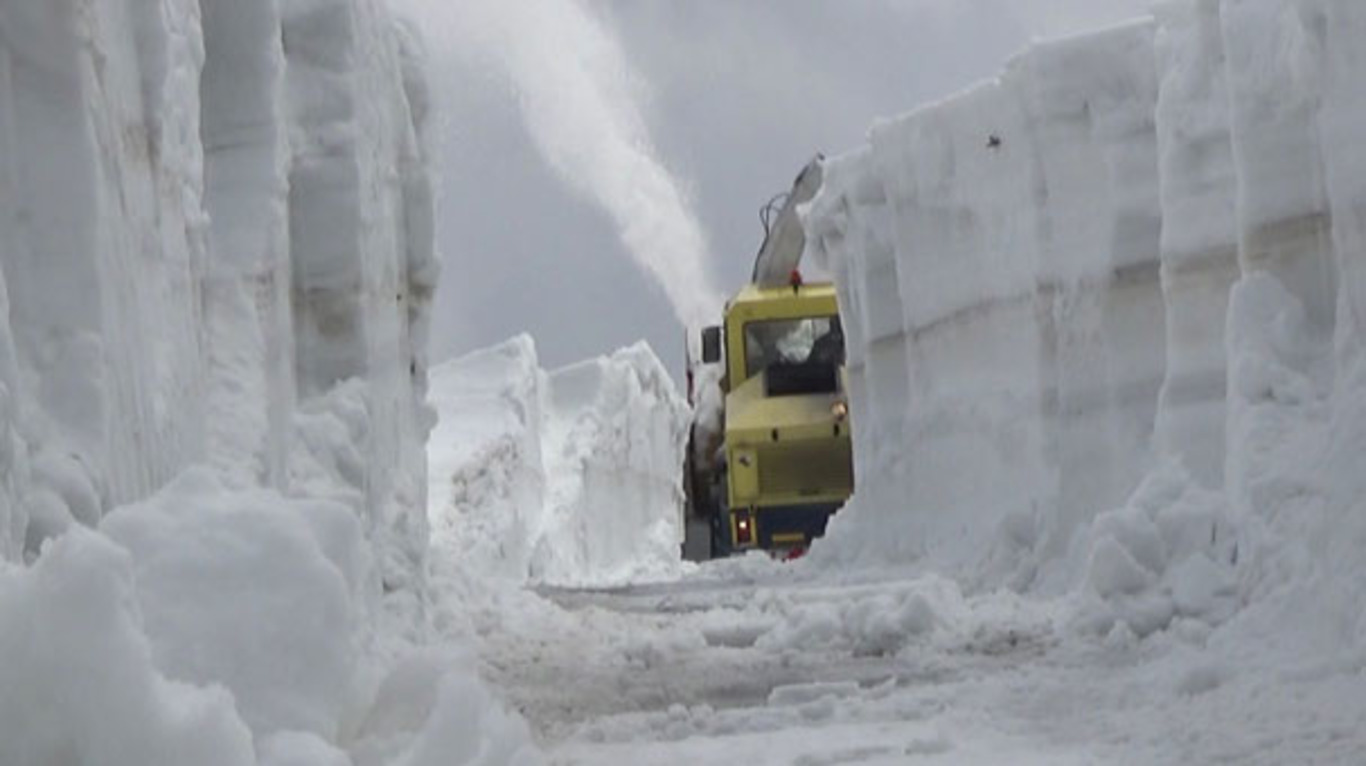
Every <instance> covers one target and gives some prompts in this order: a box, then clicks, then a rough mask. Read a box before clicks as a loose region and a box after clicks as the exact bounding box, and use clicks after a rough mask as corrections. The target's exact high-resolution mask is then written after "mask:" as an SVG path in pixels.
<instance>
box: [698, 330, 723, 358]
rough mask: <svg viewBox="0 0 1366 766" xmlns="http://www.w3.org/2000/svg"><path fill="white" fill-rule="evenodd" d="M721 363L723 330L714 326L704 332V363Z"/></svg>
mask: <svg viewBox="0 0 1366 766" xmlns="http://www.w3.org/2000/svg"><path fill="white" fill-rule="evenodd" d="M719 361H721V328H720V327H716V326H712V327H708V328H706V329H704V330H702V363H703V364H716V363H717V362H719Z"/></svg>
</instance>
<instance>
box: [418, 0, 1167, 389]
mask: <svg viewBox="0 0 1366 766" xmlns="http://www.w3.org/2000/svg"><path fill="white" fill-rule="evenodd" d="M406 1H407V2H410V3H414V4H415V6H416V7H417V8H418V9H419V10H418V11H417V14H418V15H419V16H422V15H423V14H424V13H425V14H426V15H428V16H430V15H432V14H433V13H435V12H434V11H433V10H432V8H433V7H434V6H433V5H432V4H433V3H435V4H437V5H439V4H441V3H522V4H524V5H526V6H528V7H529V8H531V9H533V12H534V9H535V8H536V6H537V4H538V3H541V2H556V3H559V2H565V0H406ZM1150 4H1151V3H1150V0H599V1H598V2H591V1H585V2H582V3H581V6H582V7H583V8H585V9H586V10H587V11H588V12H589V13H590V14H591V15H592V16H593V17H594V18H595V19H597V20H598V21H599V22H601V23H602V24H603V25H604V27H605V28H606V29H607V30H608V32H609V33H610V34H614V35H615V36H616V37H617V38H618V40H619V42H620V44H621V47H622V49H623V50H624V53H625V56H626V58H627V61H628V63H629V65H630V67H631V68H632V69H633V75H634V83H633V84H634V85H635V86H636V87H635V88H633V92H636V93H637V94H638V95H639V96H640V97H641V98H640V102H639V105H640V108H641V111H642V113H643V116H644V119H645V121H646V124H647V126H648V130H649V133H650V138H651V140H652V142H653V144H654V148H655V153H656V156H658V158H659V159H660V160H661V161H662V162H663V163H664V164H665V165H666V166H667V167H668V168H669V169H670V170H671V171H672V172H673V174H674V175H675V176H676V177H677V178H678V179H679V180H680V182H681V184H682V185H683V188H684V191H685V192H686V194H687V195H688V197H689V199H690V201H691V202H692V204H693V206H694V209H695V211H696V213H697V217H698V218H699V219H700V222H701V224H702V227H703V229H704V233H705V235H706V237H707V241H708V243H709V245H710V247H709V250H708V255H707V258H706V261H707V262H706V265H705V266H706V269H707V270H708V271H709V277H710V279H711V280H712V282H713V283H715V284H716V285H717V286H718V287H719V288H721V289H723V290H724V291H726V292H733V291H734V290H736V289H738V288H739V287H740V285H741V283H742V282H743V280H745V279H746V278H747V277H748V275H749V270H750V267H751V265H752V263H753V256H754V252H755V250H756V249H757V248H758V245H759V240H760V237H761V234H762V232H761V230H760V227H759V222H758V209H759V207H760V205H762V204H763V203H764V202H765V201H766V200H768V199H769V198H770V197H772V196H773V195H774V194H776V193H778V192H781V191H786V190H787V188H788V187H789V186H790V184H791V181H792V178H793V176H794V175H795V174H796V173H797V171H798V170H800V169H801V167H802V166H803V165H804V164H805V163H806V162H807V160H808V159H809V158H810V157H812V156H813V155H814V154H816V153H817V152H823V153H825V154H828V155H829V154H838V153H841V152H843V151H847V150H849V149H851V148H853V147H855V146H857V145H858V144H860V143H861V142H862V140H863V138H864V135H865V132H866V130H867V128H868V126H869V125H870V124H871V123H872V121H873V120H874V119H876V118H878V117H881V116H890V115H894V114H897V113H900V112H904V111H908V110H910V109H912V108H914V107H915V106H917V105H918V104H921V103H924V102H926V101H932V100H937V99H939V98H942V97H944V96H946V95H948V94H950V93H952V92H954V91H957V90H960V89H962V88H964V87H966V86H967V85H969V84H971V83H972V82H974V81H976V80H980V79H982V78H984V77H989V76H992V75H993V74H994V73H996V72H997V71H998V70H999V69H1000V68H1001V67H1002V65H1003V64H1004V63H1005V61H1006V59H1008V58H1009V57H1010V56H1011V55H1013V54H1014V53H1017V52H1019V51H1020V50H1022V49H1023V48H1024V47H1026V46H1027V45H1028V43H1029V41H1030V40H1031V39H1036V38H1040V37H1055V36H1059V35H1065V34H1071V33H1076V32H1080V31H1084V30H1086V29H1089V28H1093V27H1096V26H1101V25H1105V24H1109V23H1113V22H1118V21H1122V20H1125V19H1129V18H1133V17H1136V16H1139V15H1142V14H1143V13H1144V12H1145V11H1146V10H1147V8H1148V7H1149V5H1150ZM423 8H426V9H427V10H426V11H423V10H421V9H423ZM419 20H420V21H423V19H421V18H420V19H419ZM427 21H429V22H430V21H431V20H430V19H427ZM423 27H424V28H425V29H426V30H427V31H428V32H429V36H430V38H431V39H430V40H429V43H428V44H429V46H431V48H432V53H433V56H432V60H433V73H432V80H433V85H434V87H435V89H436V92H437V100H438V101H439V102H440V103H441V105H442V109H443V115H444V117H443V125H442V129H441V138H442V147H441V149H442V152H443V159H442V161H441V164H440V167H439V173H440V176H441V182H440V186H441V191H442V194H441V198H440V200H439V202H438V206H439V207H438V229H437V236H438V245H439V247H440V250H441V252H442V255H443V258H444V261H445V271H444V275H443V279H442V285H441V288H440V290H439V291H438V293H437V299H436V310H435V320H434V323H433V332H432V352H433V360H435V361H440V360H442V359H446V358H449V357H451V356H454V355H457V354H460V353H463V352H466V351H470V350H473V349H476V348H480V347H483V346H487V345H490V344H492V343H496V342H498V341H500V340H502V339H504V338H507V337H509V336H511V335H514V334H516V333H519V332H523V331H526V332H530V333H531V334H532V335H533V336H534V337H535V338H536V340H537V344H538V346H539V348H540V351H541V356H542V361H543V363H545V364H546V365H547V366H558V365H561V364H566V363H569V362H572V361H576V360H578V359H582V358H586V357H589V356H592V355H596V354H600V353H604V352H608V351H611V350H612V349H614V348H617V347H619V346H622V345H626V344H629V343H632V342H634V341H636V340H638V339H640V338H645V339H646V340H648V341H649V342H650V343H651V344H652V345H653V346H654V347H655V350H656V352H657V353H658V354H659V355H660V357H661V358H662V359H663V360H664V361H665V363H666V364H668V365H669V367H670V369H672V370H674V371H675V372H676V373H677V372H678V371H679V370H680V369H681V356H682V348H683V342H684V341H683V328H682V327H681V326H680V325H679V324H678V321H677V320H676V319H675V317H674V312H673V311H672V310H671V308H670V305H669V302H668V301H667V300H666V299H665V296H664V293H663V292H662V291H661V290H660V289H658V288H657V287H656V286H655V285H654V284H653V283H652V282H651V281H650V280H649V279H648V278H647V277H646V275H645V274H644V273H643V272H642V271H641V270H640V268H639V267H638V266H637V264H636V262H635V261H633V260H632V259H631V258H630V257H629V256H628V254H627V251H626V249H625V247H624V246H623V245H622V244H621V241H620V239H619V237H618V233H617V228H616V226H615V225H614V223H613V220H612V219H611V217H610V216H609V215H608V214H607V213H606V212H604V210H603V209H601V208H600V207H599V206H598V205H597V204H595V203H594V202H593V201H591V200H589V199H586V198H584V197H583V196H582V195H581V194H580V193H579V192H578V191H576V190H575V189H574V188H573V187H572V185H571V184H567V183H566V182H565V180H564V179H563V178H562V176H560V175H557V173H556V172H555V171H554V170H552V169H551V167H550V166H549V165H548V164H547V163H546V162H545V160H544V159H543V158H542V157H541V155H540V154H538V152H537V149H536V145H535V144H534V143H533V141H532V139H531V136H530V134H529V132H528V130H527V128H526V126H525V125H524V121H523V118H522V113H521V109H520V107H519V100H518V99H519V95H518V93H517V90H516V88H515V87H514V86H513V85H512V84H510V83H509V82H508V81H507V79H506V78H504V77H501V76H499V74H498V73H497V72H495V71H493V70H492V69H490V68H489V67H488V66H486V65H481V64H479V63H477V62H476V61H474V60H472V59H470V58H467V57H462V56H459V55H453V54H452V51H451V50H449V48H451V47H456V46H459V45H462V43H461V42H459V41H457V40H453V39H451V37H452V35H450V34H446V33H443V32H442V31H441V30H442V26H441V25H440V24H437V23H434V22H432V23H424V24H423ZM567 37H568V36H566V38H567ZM552 44H555V45H558V44H560V42H559V41H558V40H557V41H556V42H555V43H552ZM562 44H563V50H556V51H555V55H554V57H553V60H554V61H556V62H557V63H556V65H559V64H558V62H560V61H562V62H563V66H566V67H573V66H576V65H577V63H578V62H577V61H576V55H577V48H576V46H575V45H574V44H573V42H572V41H571V40H569V39H564V40H563V42H562Z"/></svg>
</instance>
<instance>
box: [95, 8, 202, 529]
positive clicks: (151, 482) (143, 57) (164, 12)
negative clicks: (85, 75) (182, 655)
mask: <svg viewBox="0 0 1366 766" xmlns="http://www.w3.org/2000/svg"><path fill="white" fill-rule="evenodd" d="M94 5H95V6H96V7H101V6H103V7H105V8H106V9H109V10H111V12H110V13H109V14H108V16H107V17H106V16H102V17H101V18H104V19H105V20H106V22H107V23H109V24H110V27H109V35H110V36H111V37H113V36H114V35H115V34H118V36H117V37H116V38H115V40H116V42H115V43H113V44H111V45H109V46H108V47H107V48H105V50H104V52H105V53H106V54H108V53H109V48H112V49H114V50H120V52H119V53H117V54H115V55H113V56H112V58H114V59H119V60H125V59H126V60H128V61H132V62H136V64H137V70H136V72H137V74H136V75H135V76H137V77H138V79H137V80H136V81H135V82H136V85H137V87H140V89H141V94H142V98H141V112H130V111H129V109H128V105H129V104H137V103H138V99H136V98H129V96H128V90H127V89H128V87H129V86H130V85H131V84H132V83H128V82H126V81H125V80H124V77H122V76H119V75H118V71H119V69H118V68H117V67H109V68H108V71H106V72H105V73H103V74H101V67H100V66H99V65H98V62H99V56H100V44H99V43H96V51H94V52H93V53H92V55H93V56H94V60H95V62H96V66H95V72H96V74H97V77H96V83H98V84H99V86H100V87H99V89H98V91H97V93H98V94H99V96H100V97H102V98H103V99H105V100H104V102H103V103H102V104H101V105H100V106H98V107H97V108H96V114H97V115H99V116H100V119H97V120H96V126H97V135H99V136H100V137H101V138H100V141H101V145H102V146H104V147H105V152H104V153H105V156H106V158H108V157H109V156H111V155H112V156H113V157H115V158H116V159H117V166H116V167H117V170H116V171H115V173H111V176H113V178H111V179H110V180H111V181H114V178H117V179H118V180H117V181H114V185H115V188H116V192H115V194H116V195H117V200H118V203H117V205H115V204H114V203H113V201H112V200H111V202H110V214H111V217H113V218H115V219H117V220H119V221H120V222H121V226H122V227H123V228H125V229H126V230H127V229H131V232H130V233H129V234H128V235H125V236H127V237H128V239H127V245H126V247H125V248H114V249H112V251H111V250H109V249H106V250H105V252H104V253H103V254H102V256H101V258H100V265H101V269H102V272H103V279H102V282H103V284H104V288H105V292H106V295H107V296H108V300H107V301H105V303H104V306H105V320H104V344H105V362H106V364H107V365H108V366H109V368H110V377H109V380H110V382H111V384H112V386H111V388H112V391H111V402H112V405H113V406H112V407H111V408H110V411H109V413H108V414H109V419H108V420H106V423H105V428H106V429H107V430H106V435H105V443H106V445H107V449H108V454H109V460H110V463H111V465H112V466H113V468H114V470H113V471H112V472H111V473H110V477H109V478H110V492H111V499H112V500H113V501H115V502H127V501H131V500H136V499H141V498H143V497H145V496H147V495H148V494H150V493H151V492H153V491H155V490H156V489H158V488H160V487H161V486H163V485H164V484H165V483H166V482H167V481H169V480H170V479H171V478H172V477H173V476H175V475H176V474H177V473H178V472H179V471H180V470H181V468H183V467H184V466H185V465H187V464H188V463H191V462H194V461H196V460H199V459H201V458H202V457H203V456H204V454H205V451H204V450H205V439H204V430H203V428H204V426H203V424H204V422H205V406H204V402H203V391H204V381H205V376H206V364H205V360H204V347H205V333H204V331H203V307H202V303H201V296H200V291H199V290H200V285H201V284H202V282H203V274H204V269H205V266H206V259H207V255H206V253H207V248H208V236H207V234H208V232H207V227H208V221H207V218H206V216H205V215H204V204H203V197H204V176H203V170H204V154H203V145H202V143H201V140H200V123H199V116H200V101H199V98H200V95H199V85H200V73H201V71H202V68H203V63H204V43H203V37H202V33H201V24H200V14H199V4H198V2H197V0H161V1H160V2H157V3H137V2H119V3H106V4H94ZM120 6H127V14H128V22H129V23H131V25H132V36H131V39H128V38H125V37H123V35H122V33H120V32H118V25H120V24H121V23H123V22H122V21H121V20H119V19H118V13H117V9H118V7H120ZM129 45H131V49H129V48H128V47H125V46H129ZM106 161H107V160H106ZM139 202H140V204H139ZM111 255H112V256H113V257H110V256H111Z"/></svg>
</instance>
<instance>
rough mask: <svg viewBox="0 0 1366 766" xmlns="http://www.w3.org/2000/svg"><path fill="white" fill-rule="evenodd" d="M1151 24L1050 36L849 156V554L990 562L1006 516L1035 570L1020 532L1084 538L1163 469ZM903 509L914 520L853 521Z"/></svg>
mask: <svg viewBox="0 0 1366 766" xmlns="http://www.w3.org/2000/svg"><path fill="white" fill-rule="evenodd" d="M1151 36H1152V25H1151V23H1149V22H1140V23H1135V24H1131V25H1127V26H1124V27H1120V28H1117V29H1114V30H1110V31H1107V32H1105V33H1103V34H1100V35H1097V36H1092V37H1080V38H1075V39H1070V40H1063V41H1059V42H1054V43H1047V44H1040V45H1038V46H1036V47H1035V48H1034V49H1033V50H1031V51H1030V52H1029V53H1028V54H1026V55H1024V56H1022V57H1020V58H1019V59H1018V60H1016V61H1015V62H1013V63H1012V65H1011V67H1010V68H1009V69H1008V70H1007V71H1006V72H1005V73H1004V74H1003V75H1002V77H1001V78H999V79H998V80H996V81H992V82H988V83H984V84H982V85H980V86H978V87H976V88H974V89H972V90H970V91H968V92H966V93H963V94H961V95H960V96H957V97H955V98H953V99H950V100H948V101H946V102H944V103H942V104H936V105H932V106H928V107H925V108H922V109H920V110H918V111H916V112H913V113H911V114H909V115H907V116H905V117H902V118H898V119H896V120H892V121H889V122H885V123H880V124H878V125H876V126H875V127H874V128H873V131H872V134H871V138H870V146H871V153H865V152H860V153H856V154H855V155H851V157H850V158H847V159H842V160H839V161H837V162H835V163H834V167H832V168H831V171H832V172H831V173H830V176H831V178H830V180H828V181H827V184H826V188H825V190H824V192H823V193H822V196H821V197H820V198H818V199H817V200H816V201H815V202H814V203H813V204H812V206H811V208H810V211H811V212H810V215H809V216H808V226H809V228H810V229H811V231H812V234H813V235H814V236H813V237H812V239H813V249H814V254H815V256H816V258H817V260H818V261H825V262H827V264H828V267H829V268H830V270H831V271H832V272H833V273H835V274H836V275H837V279H838V280H839V281H840V283H841V285H842V287H841V292H842V295H844V296H845V297H846V298H847V299H851V300H852V301H853V303H852V304H849V305H846V307H845V311H846V313H848V314H849V316H848V324H849V325H850V326H851V331H850V332H851V343H852V345H853V346H854V347H855V348H854V349H853V350H852V351H851V364H852V365H853V367H854V368H855V370H856V373H855V383H854V386H853V388H854V389H855V400H856V406H855V413H856V414H861V415H862V417H863V418H865V420H861V421H860V422H861V423H867V424H868V425H866V426H860V427H859V430H858V435H857V436H856V440H857V441H858V442H859V447H858V453H859V458H860V462H859V495H858V496H856V499H855V506H856V507H857V508H858V511H857V512H854V513H849V514H845V515H843V517H842V518H841V519H840V520H839V521H838V522H836V524H835V528H836V530H837V531H836V534H835V535H834V539H835V540H840V539H841V538H843V539H846V540H849V541H851V542H850V544H849V546H848V547H847V548H846V549H845V552H846V553H847V554H848V555H849V556H851V557H852V556H859V555H863V554H864V553H876V554H877V555H880V556H888V555H889V556H891V557H893V558H898V559H900V558H906V557H908V556H909V557H914V556H921V555H925V556H929V557H930V558H932V559H934V560H935V561H936V562H938V563H939V564H942V565H944V566H946V567H948V568H950V569H951V570H954V571H956V572H959V573H962V574H967V575H972V576H981V575H983V574H985V572H984V571H982V569H981V567H982V566H983V562H984V556H983V554H982V551H981V550H980V549H981V546H982V537H983V530H995V529H997V528H1002V527H1003V524H1004V525H1005V528H1006V529H1008V533H1007V534H1005V535H1004V536H1003V537H1002V539H1001V541H1000V542H1001V546H1000V550H999V551H998V553H999V554H1000V555H999V557H998V559H997V560H996V561H994V562H993V563H992V564H991V565H990V567H989V569H990V570H992V571H998V570H999V571H1009V572H1011V573H1014V574H1017V575H1019V576H1021V577H1025V578H1028V577H1030V576H1031V572H1030V569H1029V566H1028V564H1027V562H1024V561H1022V560H1017V559H1018V558H1019V556H1018V552H1017V551H1016V549H1017V548H1019V547H1021V546H1025V547H1032V546H1035V545H1038V546H1039V547H1040V548H1044V549H1048V550H1052V551H1055V552H1056V551H1061V550H1065V549H1066V548H1067V546H1068V544H1069V542H1070V540H1071V537H1072V534H1073V533H1074V532H1075V531H1076V530H1077V529H1078V528H1079V527H1080V526H1082V525H1083V524H1084V523H1085V522H1086V521H1088V520H1089V518H1090V516H1091V515H1092V514H1094V513H1095V511H1096V510H1097V509H1098V508H1101V507H1105V506H1106V505H1107V504H1113V503H1117V502H1118V501H1119V500H1121V499H1122V498H1123V497H1124V496H1125V494H1126V493H1127V492H1128V491H1129V490H1131V489H1132V488H1133V486H1134V484H1135V483H1136V481H1137V480H1138V478H1139V477H1140V476H1141V475H1142V471H1143V468H1144V466H1145V465H1146V460H1147V449H1148V444H1149V440H1150V436H1151V431H1152V423H1153V413H1154V411H1155V409H1156V400H1157V392H1158V389H1159V387H1160V384H1161V380H1162V378H1161V371H1162V369H1163V365H1162V361H1161V358H1162V353H1163V344H1162V343H1161V337H1162V334H1163V332H1164V328H1163V323H1162V310H1161V300H1162V296H1161V291H1160V286H1159V279H1158V263H1159V249H1158V241H1159V232H1160V219H1159V215H1158V198H1157V191H1156V187H1155V179H1156V175H1157V173H1156V165H1157V154H1156V134H1155V130H1154V126H1153V121H1152V113H1153V107H1154V103H1155V100H1156V97H1157V89H1156V76H1155V70H1154V65H1153V54H1152V46H1151ZM870 187H874V188H872V189H870ZM875 187H881V193H879V192H878V191H876V188H875ZM883 200H885V202H883ZM850 285H852V287H851V286H850ZM860 344H863V346H864V348H862V349H860V348H858V346H859V345H860ZM860 361H861V362H862V363H863V368H864V369H863V370H862V374H861V376H860V374H859V373H858V372H857V368H858V367H859V362H860ZM860 377H861V378H862V380H860V379H859V378H860ZM860 387H864V388H866V392H865V393H864V394H863V396H865V397H866V399H867V403H866V404H862V405H860V404H857V400H858V399H859V398H860V396H859V392H858V389H859V388H860ZM894 498H895V499H897V500H896V501H893V499H894ZM908 508H909V509H916V510H915V511H913V512H907V509H908ZM892 519H895V520H896V523H897V524H898V525H901V524H904V525H906V526H905V528H904V530H905V534H900V535H877V534H862V533H858V532H852V533H850V534H847V535H841V534H840V533H839V532H838V530H839V529H840V528H841V527H844V526H851V527H858V526H864V525H867V527H866V528H867V530H868V532H871V531H872V530H873V529H874V528H876V527H877V526H879V525H881V524H884V523H886V522H887V521H889V520H892ZM1007 520H1008V524H1007V523H1006V522H1007ZM987 534H988V535H990V534H991V533H990V532H988V533H987ZM854 540H857V542H852V541H854ZM865 544H866V545H870V546H872V547H873V548H880V549H881V550H879V551H859V550H856V549H858V548H860V547H862V546H863V545H865ZM826 548H827V550H831V549H833V548H834V546H826Z"/></svg>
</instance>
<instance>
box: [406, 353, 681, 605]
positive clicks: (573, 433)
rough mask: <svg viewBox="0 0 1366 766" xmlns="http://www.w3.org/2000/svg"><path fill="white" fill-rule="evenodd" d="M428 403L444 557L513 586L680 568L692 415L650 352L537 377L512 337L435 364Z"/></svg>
mask: <svg viewBox="0 0 1366 766" xmlns="http://www.w3.org/2000/svg"><path fill="white" fill-rule="evenodd" d="M432 403H433V405H434V406H435V407H436V409H437V411H438V414H439V422H438V425H437V427H436V428H435V430H434V431H433V433H432V443H431V449H430V455H431V458H430V460H431V463H430V466H429V475H430V477H431V479H430V481H431V489H430V508H431V511H430V514H431V518H432V524H433V527H434V531H435V535H434V536H435V537H436V544H437V545H438V546H439V547H440V548H441V550H443V551H444V552H445V555H444V556H443V558H448V559H450V560H453V561H461V562H465V564H464V565H463V566H467V568H468V570H469V571H472V572H482V573H487V574H491V575H494V576H496V577H501V578H504V579H510V580H511V581H513V582H517V583H521V582H524V581H527V580H531V581H534V582H538V583H547V584H555V585H589V584H593V585H603V584H609V583H623V582H628V581H632V580H638V579H641V578H642V577H665V576H668V575H670V574H672V573H676V572H677V571H678V569H679V567H680V566H681V563H680V557H679V550H680V548H679V546H680V545H681V544H682V540H683V537H682V535H683V496H682V484H681V467H682V465H683V451H684V450H685V449H686V443H687V433H688V423H689V421H690V418H691V414H690V412H689V410H688V407H687V405H686V403H685V402H683V401H682V399H681V397H680V396H679V394H678V392H677V389H676V388H675V386H674V384H673V381H672V380H671V379H670V378H669V376H668V372H667V371H666V370H665V369H664V366H663V365H662V364H661V363H660V361H659V359H658V358H657V357H656V356H655V355H654V352H652V351H651V350H650V349H649V347H648V346H645V345H644V344H638V345H636V346H632V347H630V348H626V349H622V350H620V351H618V352H616V353H614V354H612V355H611V356H606V357H600V358H597V359H592V360H589V361H586V362H581V363H578V364H574V365H570V366H568V367H565V368H563V369H559V370H554V371H551V372H546V371H543V370H541V369H540V367H539V364H538V362H537V358H536V349H535V345H534V344H533V343H532V341H531V339H530V338H528V337H526V336H522V337H519V338H515V339H513V340H511V341H508V342H507V343H504V344H502V345H500V346H497V347H494V348H491V349H487V350H484V351H479V352H475V353H473V354H470V355H468V356H465V357H462V358H460V359H457V360H454V361H452V362H447V363H445V364H442V365H438V366H437V367H436V368H434V369H433V371H432Z"/></svg>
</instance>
